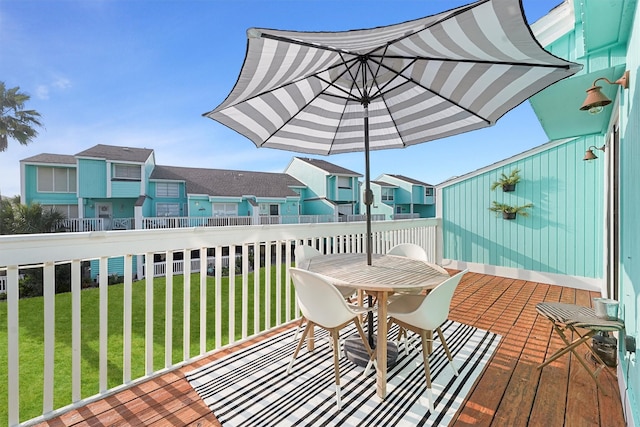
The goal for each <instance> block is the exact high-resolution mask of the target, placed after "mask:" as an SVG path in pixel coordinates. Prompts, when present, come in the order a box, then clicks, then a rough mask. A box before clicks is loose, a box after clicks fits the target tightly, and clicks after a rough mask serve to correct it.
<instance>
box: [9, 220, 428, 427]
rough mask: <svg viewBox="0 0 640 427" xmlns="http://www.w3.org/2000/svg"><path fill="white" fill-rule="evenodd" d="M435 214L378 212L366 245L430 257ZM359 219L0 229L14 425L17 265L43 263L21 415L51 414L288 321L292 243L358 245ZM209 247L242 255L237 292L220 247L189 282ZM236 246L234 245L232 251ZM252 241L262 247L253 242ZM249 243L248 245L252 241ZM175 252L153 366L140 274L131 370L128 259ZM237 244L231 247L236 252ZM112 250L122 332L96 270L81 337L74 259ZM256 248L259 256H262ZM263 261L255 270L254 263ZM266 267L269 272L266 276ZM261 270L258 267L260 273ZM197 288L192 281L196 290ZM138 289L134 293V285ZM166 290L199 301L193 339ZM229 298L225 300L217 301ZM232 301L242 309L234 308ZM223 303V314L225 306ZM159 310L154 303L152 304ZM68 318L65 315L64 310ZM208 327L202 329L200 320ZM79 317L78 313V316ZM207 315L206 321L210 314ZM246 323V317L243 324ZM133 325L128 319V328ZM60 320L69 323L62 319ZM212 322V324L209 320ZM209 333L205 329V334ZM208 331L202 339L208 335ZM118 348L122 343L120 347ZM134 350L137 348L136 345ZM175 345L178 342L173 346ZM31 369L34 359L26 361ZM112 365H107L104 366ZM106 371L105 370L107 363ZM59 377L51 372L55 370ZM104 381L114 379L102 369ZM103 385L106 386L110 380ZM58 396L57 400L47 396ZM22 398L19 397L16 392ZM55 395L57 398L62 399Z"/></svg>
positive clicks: (149, 292)
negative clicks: (66, 373)
mask: <svg viewBox="0 0 640 427" xmlns="http://www.w3.org/2000/svg"><path fill="white" fill-rule="evenodd" d="M438 224H439V221H438V220H435V219H418V220H406V221H381V222H376V223H375V224H374V227H373V234H374V236H373V250H374V253H385V252H386V251H387V250H388V249H389V248H391V247H392V246H393V245H395V244H397V243H402V242H414V243H417V244H419V245H421V246H422V247H424V248H425V249H426V250H427V252H428V254H429V258H430V260H431V261H434V262H437V261H438V260H439V256H438V255H439V254H438V250H437V246H438V244H437V243H436V241H437V239H438V238H437V235H438ZM364 233H365V223H363V222H356V223H324V224H296V225H261V226H254V227H197V228H177V229H166V230H163V229H157V230H127V231H97V232H84V233H56V234H38V235H19V236H0V263H1V264H0V271H5V272H6V281H7V301H6V304H7V319H6V320H7V331H8V340H7V341H8V363H7V365H6V367H5V366H2V367H1V368H0V369H7V372H6V374H7V378H8V390H7V396H8V424H9V425H10V426H13V425H17V424H19V423H20V422H21V421H23V420H20V419H19V418H20V415H19V410H20V404H19V402H20V401H21V400H23V399H25V397H24V396H22V398H21V395H20V387H19V384H20V368H21V361H25V355H21V354H20V346H19V343H20V330H21V324H20V320H19V319H20V316H19V287H18V277H19V274H20V271H21V270H23V269H25V268H27V267H28V268H41V269H42V271H43V277H44V296H43V307H44V308H43V319H44V321H43V325H42V330H43V336H44V345H43V348H44V350H43V352H44V354H41V355H37V356H38V357H34V358H33V360H29V362H28V363H29V364H33V363H42V367H41V368H40V369H42V371H43V377H42V379H41V380H42V387H43V399H42V414H43V416H40V417H37V418H34V419H32V420H30V421H28V422H27V423H32V422H35V421H41V420H42V419H44V418H49V417H51V416H54V415H56V414H58V413H59V412H60V411H61V410H67V409H69V408H70V407H75V406H82V405H85V404H87V403H88V402H89V401H91V400H95V399H98V398H101V397H104V396H105V395H107V394H109V393H111V392H114V391H117V390H119V389H121V388H125V387H129V386H130V385H131V384H132V383H133V382H136V381H139V380H143V379H145V378H148V377H150V376H152V375H154V374H157V373H159V372H163V371H166V370H167V369H171V368H173V367H176V366H178V365H181V364H183V363H184V362H186V361H190V360H193V359H194V358H196V357H200V356H201V355H204V354H206V353H208V352H210V351H211V350H214V349H218V348H221V347H222V346H223V345H230V344H232V343H233V342H234V341H235V339H236V338H235V335H236V334H238V335H240V339H241V340H244V339H247V338H250V337H249V335H250V331H251V334H253V335H255V334H257V333H259V332H260V331H262V330H265V329H269V328H273V327H275V326H277V325H281V324H283V323H286V322H289V321H291V320H292V318H294V317H296V316H297V314H296V313H297V307H296V304H295V298H293V293H292V286H291V283H290V277H289V274H288V270H287V266H288V265H291V263H292V261H293V259H292V253H293V248H294V246H295V245H296V244H300V243H302V242H304V243H306V244H313V245H315V246H316V247H319V248H322V249H323V250H324V251H325V252H331V253H349V252H364V241H365V239H364ZM208 248H214V250H215V253H217V254H222V253H223V248H224V251H225V252H228V254H229V256H230V257H231V258H232V259H234V258H235V257H236V255H238V256H240V257H241V258H242V273H240V274H236V273H235V269H231V271H230V273H229V282H231V283H236V282H237V283H240V282H241V290H242V291H241V295H235V292H234V289H235V288H234V287H233V286H229V288H228V289H223V288H222V282H223V281H222V270H223V269H222V265H223V264H222V258H223V257H222V256H220V257H217V258H216V261H215V275H214V282H215V285H211V282H210V281H208V280H207V275H206V274H201V275H199V279H197V280H198V283H192V278H191V277H192V276H191V272H192V268H190V267H191V265H192V263H191V262H190V261H191V253H192V251H199V253H200V259H201V260H202V264H201V265H200V271H206V268H207V265H206V263H207V249H208ZM236 248H239V249H238V250H237V251H236ZM258 248H260V250H258ZM252 249H253V250H254V251H252ZM174 252H182V254H183V257H184V260H185V261H187V262H184V263H183V273H182V274H181V275H180V276H182V280H183V283H184V294H183V295H173V291H172V284H173V280H174V275H173V274H171V273H170V272H169V273H167V274H166V275H165V280H166V284H167V286H166V291H165V296H164V298H163V299H165V304H164V306H165V307H166V308H165V313H164V327H165V340H164V341H165V342H164V348H163V349H162V351H163V352H164V364H163V366H154V347H155V348H156V351H157V349H158V348H159V347H162V346H161V345H159V344H158V342H156V341H158V340H157V339H156V340H155V341H154V318H155V317H154V301H153V299H154V298H153V289H154V279H153V277H151V276H150V275H149V276H148V277H147V278H145V280H144V283H143V284H137V285H136V289H140V288H139V287H138V286H144V290H145V291H144V306H145V314H144V337H143V339H144V342H145V346H144V347H145V348H144V363H145V369H144V372H145V374H144V375H143V376H139V377H138V378H133V377H132V368H131V366H132V362H136V361H137V360H139V359H142V357H140V356H138V357H139V359H137V360H133V361H132V352H133V351H132V335H133V333H134V331H138V332H137V336H140V337H142V333H140V331H141V329H142V328H143V327H142V326H141V325H139V324H136V325H132V323H133V322H132V317H133V313H132V307H133V304H132V302H133V301H132V295H133V292H132V291H133V274H134V272H133V259H134V257H138V258H137V260H138V261H139V262H142V261H141V260H142V259H143V258H144V260H145V261H144V263H145V267H146V269H147V271H149V270H150V269H153V268H154V266H153V259H154V255H155V254H163V255H165V257H166V262H167V264H168V265H172V263H173V254H174ZM236 252H237V253H236ZM251 253H253V254H264V257H261V256H253V261H252V264H251V265H252V267H253V268H252V270H253V273H252V274H253V283H249V281H250V277H251V274H250V273H249V270H250V268H249V265H250V254H251ZM111 258H119V259H122V258H124V266H125V276H124V284H123V285H121V286H123V298H124V299H123V301H124V302H123V310H124V312H123V313H122V314H121V316H119V317H121V318H122V323H123V329H122V335H121V337H120V336H119V334H117V335H118V336H115V337H114V336H110V335H109V333H108V330H109V328H108V326H109V324H110V319H109V317H108V313H109V312H108V307H109V299H108V295H109V291H108V276H107V275H106V274H103V275H100V280H99V303H98V306H97V307H95V308H94V311H93V313H92V316H95V318H96V319H98V320H97V321H98V322H99V331H100V333H99V343H97V344H94V343H86V342H84V341H83V335H82V333H81V330H82V328H83V323H82V322H81V306H82V304H81V302H82V291H81V281H82V279H81V265H82V262H83V261H87V260H95V259H97V260H99V265H100V270H101V271H107V265H108V262H109V260H110V259H111ZM261 258H262V259H263V264H261ZM60 264H70V266H71V296H70V301H71V316H70V320H65V322H67V323H66V324H65V330H70V331H71V347H72V349H73V351H72V357H71V361H70V362H69V363H70V366H71V371H70V372H71V375H70V378H65V379H64V380H67V381H69V383H70V389H71V399H70V401H68V402H64V399H68V397H60V396H56V397H55V399H54V371H55V369H56V368H55V366H56V363H57V362H56V358H55V357H56V345H57V342H56V336H55V333H54V331H55V330H56V320H57V317H56V312H55V307H56V295H55V285H56V284H55V280H56V279H55V278H56V274H55V266H56V265H60ZM261 266H262V267H263V270H261ZM272 271H273V272H275V275H274V276H273V277H275V279H274V280H272V274H271V273H272ZM261 275H263V276H264V277H261ZM261 279H262V280H263V281H264V287H265V291H264V295H262V296H260V292H261V291H260V287H261ZM192 287H197V288H199V294H198V295H199V301H194V302H192V301H191V296H190V295H191V292H190V291H191V288H192ZM273 289H275V290H276V295H277V296H276V297H275V300H272V299H271V297H270V294H271V293H270V290H273ZM223 291H224V292H228V297H225V301H224V302H223V301H222V295H223ZM196 292H197V291H196ZM207 292H213V293H214V300H215V304H213V306H208V304H207V301H208V298H207ZM138 295H140V297H142V295H141V294H138ZM250 297H254V298H253V300H254V304H253V307H249V305H248V304H249V299H250ZM174 298H175V299H176V302H179V300H180V299H181V300H182V304H181V306H182V307H191V304H192V303H193V304H199V319H198V320H197V321H195V324H197V325H198V334H199V345H197V344H194V346H193V347H198V348H193V349H192V347H191V338H190V336H191V329H190V328H191V324H192V320H191V317H190V310H184V312H183V313H177V314H175V315H174V309H173V307H174ZM223 303H224V304H225V305H228V308H227V309H226V310H223V308H222V305H223ZM272 308H274V309H275V313H276V314H275V316H272V315H271V312H272ZM237 309H240V310H237ZM236 311H241V316H240V318H239V324H238V325H237V326H236V315H235V313H236ZM224 313H226V314H224ZM156 314H162V313H156ZM223 315H224V316H225V319H224V321H225V322H226V323H227V326H226V328H225V329H228V330H225V331H223V329H222V324H223ZM175 316H178V318H179V317H180V316H183V318H182V319H180V320H181V323H182V324H183V325H184V326H183V331H182V336H183V339H182V342H183V344H182V347H183V348H182V354H183V356H182V360H181V361H180V362H176V361H175V355H173V352H174V347H173V343H172V341H173V340H172V331H173V329H174V326H173V322H174V321H177V320H176V317H175ZM64 318H65V319H66V316H64ZM212 319H213V327H210V329H209V330H208V329H207V325H211V320H212ZM82 320H83V321H85V319H82ZM208 321H209V322H208ZM250 323H252V325H251V324H250ZM134 326H135V328H134ZM67 328H68V329H67ZM211 329H213V330H211ZM112 333H113V332H112ZM223 336H226V337H228V340H227V342H226V343H225V342H223ZM211 337H213V339H212V338H211ZM207 339H209V343H210V344H209V345H207ZM114 340H121V341H122V342H121V343H120V342H118V345H119V346H120V345H121V348H122V354H121V355H119V356H118V358H117V360H109V359H108V357H107V346H108V345H109V346H112V345H113V342H114ZM86 348H96V350H95V351H96V353H98V355H99V363H98V368H97V370H98V371H99V374H98V378H99V385H98V387H96V389H98V390H99V392H98V393H97V394H94V395H91V396H85V395H83V393H82V391H81V384H82V375H81V373H82V368H81V365H82V361H83V355H82V352H83V351H85V349H86ZM118 348H120V347H118ZM133 350H138V348H135V349H133ZM178 351H179V350H178ZM111 365H121V366H122V368H121V370H122V383H121V385H120V386H117V387H111V385H109V386H108V385H107V379H108V372H109V371H108V369H109V368H108V367H109V366H111ZM30 369H31V370H33V366H31V367H30ZM112 369H113V368H112ZM111 374H112V371H111ZM55 378H56V380H58V381H59V380H60V379H59V376H58V377H55ZM110 381H112V380H111V379H110ZM110 387H111V388H110ZM54 400H55V402H56V405H58V406H63V408H62V409H59V408H57V407H56V405H54ZM23 401H24V400H23ZM61 402H62V405H61Z"/></svg>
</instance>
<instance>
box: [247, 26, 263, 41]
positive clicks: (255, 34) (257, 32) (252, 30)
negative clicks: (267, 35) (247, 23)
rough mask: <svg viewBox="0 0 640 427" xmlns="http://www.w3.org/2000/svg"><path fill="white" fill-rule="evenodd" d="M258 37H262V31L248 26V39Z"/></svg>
mask: <svg viewBox="0 0 640 427" xmlns="http://www.w3.org/2000/svg"><path fill="white" fill-rule="evenodd" d="M260 37H262V32H261V31H260V30H258V29H257V28H249V29H248V30H247V38H248V39H259V38H260Z"/></svg>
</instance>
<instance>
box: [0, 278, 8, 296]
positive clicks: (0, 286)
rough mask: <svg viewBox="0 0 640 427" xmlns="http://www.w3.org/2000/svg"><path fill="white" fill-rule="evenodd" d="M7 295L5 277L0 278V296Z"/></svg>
mask: <svg viewBox="0 0 640 427" xmlns="http://www.w3.org/2000/svg"><path fill="white" fill-rule="evenodd" d="M6 293H7V276H0V294H6Z"/></svg>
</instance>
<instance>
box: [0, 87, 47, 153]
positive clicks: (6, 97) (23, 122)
mask: <svg viewBox="0 0 640 427" xmlns="http://www.w3.org/2000/svg"><path fill="white" fill-rule="evenodd" d="M19 91H20V87H19V86H16V87H14V88H11V89H8V90H7V88H6V86H5V84H4V82H0V152H2V151H5V150H6V149H7V147H8V145H9V138H11V139H15V140H16V141H18V142H19V143H20V144H22V145H27V144H29V143H30V142H31V141H32V140H33V138H35V137H36V136H37V135H38V132H37V131H36V130H35V129H34V127H35V126H42V124H41V123H40V113H38V112H37V111H35V110H25V109H24V105H25V103H26V102H27V101H28V100H29V99H31V97H30V96H29V95H27V94H26V93H24V92H19Z"/></svg>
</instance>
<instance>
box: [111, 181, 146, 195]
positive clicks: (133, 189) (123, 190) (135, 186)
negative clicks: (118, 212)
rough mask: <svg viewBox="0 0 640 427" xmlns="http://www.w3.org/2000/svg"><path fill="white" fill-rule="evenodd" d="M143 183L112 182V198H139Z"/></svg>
mask: <svg viewBox="0 0 640 427" xmlns="http://www.w3.org/2000/svg"><path fill="white" fill-rule="evenodd" d="M141 192H142V181H111V197H138V196H139V195H140V194H141Z"/></svg>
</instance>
